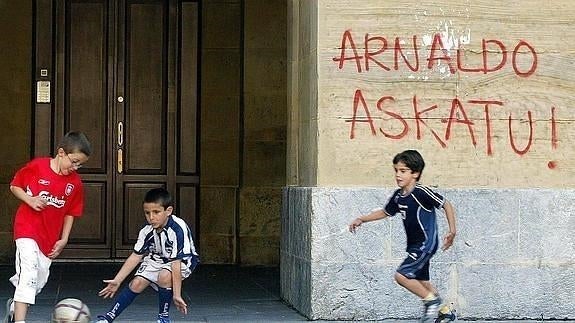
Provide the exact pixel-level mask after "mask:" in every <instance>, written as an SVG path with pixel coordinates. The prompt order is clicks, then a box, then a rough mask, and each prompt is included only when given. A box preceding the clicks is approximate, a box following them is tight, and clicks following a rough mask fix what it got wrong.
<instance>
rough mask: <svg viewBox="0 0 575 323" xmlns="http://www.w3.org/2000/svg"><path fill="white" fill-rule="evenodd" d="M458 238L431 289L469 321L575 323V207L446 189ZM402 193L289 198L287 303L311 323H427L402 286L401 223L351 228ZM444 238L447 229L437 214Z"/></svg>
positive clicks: (325, 192) (303, 193)
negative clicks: (567, 322)
mask: <svg viewBox="0 0 575 323" xmlns="http://www.w3.org/2000/svg"><path fill="white" fill-rule="evenodd" d="M437 191H438V192H440V193H441V194H444V195H445V196H446V197H447V198H448V199H449V200H450V201H451V202H452V204H454V206H455V208H456V211H457V216H458V217H457V218H458V236H457V238H456V241H455V244H454V245H453V247H452V248H451V249H450V250H448V251H446V252H441V251H438V253H437V254H436V256H435V257H434V258H433V260H432V263H431V281H432V282H433V283H434V284H435V285H436V287H437V288H438V290H439V292H440V293H441V295H442V297H443V299H444V300H445V301H446V302H449V303H453V305H454V307H455V308H456V309H457V312H458V315H459V317H460V318H461V319H521V318H531V319H541V318H544V319H553V318H555V319H571V320H574V319H575V312H574V311H573V308H574V306H575V300H573V297H572V296H573V289H574V288H575V267H574V266H573V263H574V262H575V253H574V252H573V251H574V246H575V238H574V237H573V234H572V233H573V232H574V231H575V218H574V217H573V215H572V214H573V213H574V212H575V207H574V205H573V203H572V202H571V201H573V200H574V199H575V192H574V191H573V190H565V189H564V190H560V189H519V190H517V189H460V188H459V189H437ZM392 192H393V189H377V188H319V187H317V188H303V187H302V188H295V187H291V188H287V189H286V191H285V197H284V198H285V202H286V205H285V206H284V216H283V218H282V225H283V228H285V229H286V231H287V233H286V234H284V236H283V237H282V249H281V251H282V262H281V265H282V266H281V269H282V270H281V273H282V279H281V284H282V296H283V297H284V298H285V299H286V300H287V301H288V302H289V303H290V304H292V305H293V306H294V307H296V308H297V309H298V310H299V311H300V312H302V313H303V314H304V315H306V316H307V317H308V318H310V319H314V320H315V319H323V320H376V319H415V318H418V315H419V313H420V308H421V302H420V301H419V300H418V299H417V297H414V296H413V295H411V294H410V293H409V292H407V291H406V290H405V289H403V288H402V287H401V286H399V285H397V284H396V283H395V282H394V280H393V274H394V272H395V269H396V267H397V266H398V265H399V263H401V261H402V260H403V259H404V258H405V251H404V250H405V234H404V232H403V224H402V221H401V219H400V218H399V217H397V218H389V219H386V220H382V221H378V222H371V223H366V224H364V225H362V226H361V227H360V228H359V229H358V231H357V233H356V234H352V233H350V232H348V231H347V224H348V223H349V222H350V221H351V220H352V219H353V218H355V217H356V216H358V215H360V214H365V213H368V212H369V211H370V210H371V209H373V208H375V207H382V206H383V205H385V203H386V202H387V199H388V196H389V195H390V194H391V193H392ZM438 223H439V227H440V234H442V233H444V232H445V231H446V229H447V221H446V220H445V216H444V215H443V213H442V212H439V213H438Z"/></svg>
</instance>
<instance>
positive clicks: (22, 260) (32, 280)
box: [10, 238, 52, 304]
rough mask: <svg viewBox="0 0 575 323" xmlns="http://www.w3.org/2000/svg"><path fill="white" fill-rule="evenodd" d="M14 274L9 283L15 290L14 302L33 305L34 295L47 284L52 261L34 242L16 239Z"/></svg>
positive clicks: (27, 239) (26, 239)
mask: <svg viewBox="0 0 575 323" xmlns="http://www.w3.org/2000/svg"><path fill="white" fill-rule="evenodd" d="M15 262H16V274H15V275H14V276H12V277H11V278H10V282H11V283H12V285H14V287H16V290H15V291H14V300H15V301H17V302H22V303H26V304H35V303H36V295H37V294H39V293H40V291H42V288H44V286H45V285H46V283H47V282H48V276H50V265H51V264H52V260H51V259H50V258H48V257H46V256H45V255H44V254H43V253H42V251H40V248H39V247H38V244H37V243H36V241H34V240H33V239H30V238H18V239H16V260H15Z"/></svg>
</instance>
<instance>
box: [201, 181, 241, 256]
mask: <svg viewBox="0 0 575 323" xmlns="http://www.w3.org/2000/svg"><path fill="white" fill-rule="evenodd" d="M235 204H236V189H235V188H234V187H202V191H201V194H200V214H201V215H202V216H201V217H200V232H201V234H200V243H199V246H200V247H199V249H200V256H201V258H202V261H203V262H204V263H233V261H234V259H235V258H234V255H235V248H236V244H235V240H236V239H235V236H236V233H235V232H236V224H235V223H236V221H235V218H236V208H235Z"/></svg>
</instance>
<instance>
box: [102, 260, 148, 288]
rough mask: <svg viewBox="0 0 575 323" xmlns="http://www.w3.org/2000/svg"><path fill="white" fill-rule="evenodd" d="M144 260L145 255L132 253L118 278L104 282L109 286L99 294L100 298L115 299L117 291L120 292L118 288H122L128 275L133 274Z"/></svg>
mask: <svg viewBox="0 0 575 323" xmlns="http://www.w3.org/2000/svg"><path fill="white" fill-rule="evenodd" d="M142 258H143V255H138V254H137V253H135V252H132V254H131V255H130V256H129V257H128V258H127V259H126V261H124V264H123V265H122V268H120V270H119V271H118V273H117V274H116V277H114V279H106V280H104V283H106V284H108V285H107V286H106V287H104V289H102V290H101V291H100V292H99V293H98V296H102V297H104V298H112V297H114V294H116V291H118V288H119V287H120V285H121V284H122V282H123V281H124V279H126V277H128V275H129V274H130V273H131V272H132V270H134V268H136V266H137V265H138V264H139V263H140V261H141V260H142Z"/></svg>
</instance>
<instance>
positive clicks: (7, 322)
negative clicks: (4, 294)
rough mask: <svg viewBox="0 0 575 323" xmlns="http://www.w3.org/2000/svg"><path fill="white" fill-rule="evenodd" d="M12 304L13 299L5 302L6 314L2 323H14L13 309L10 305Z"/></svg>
mask: <svg viewBox="0 0 575 323" xmlns="http://www.w3.org/2000/svg"><path fill="white" fill-rule="evenodd" d="M13 302H14V299H12V298H9V299H8V300H7V301H6V312H5V313H6V314H4V320H2V323H12V322H14V307H12V303H13Z"/></svg>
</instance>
